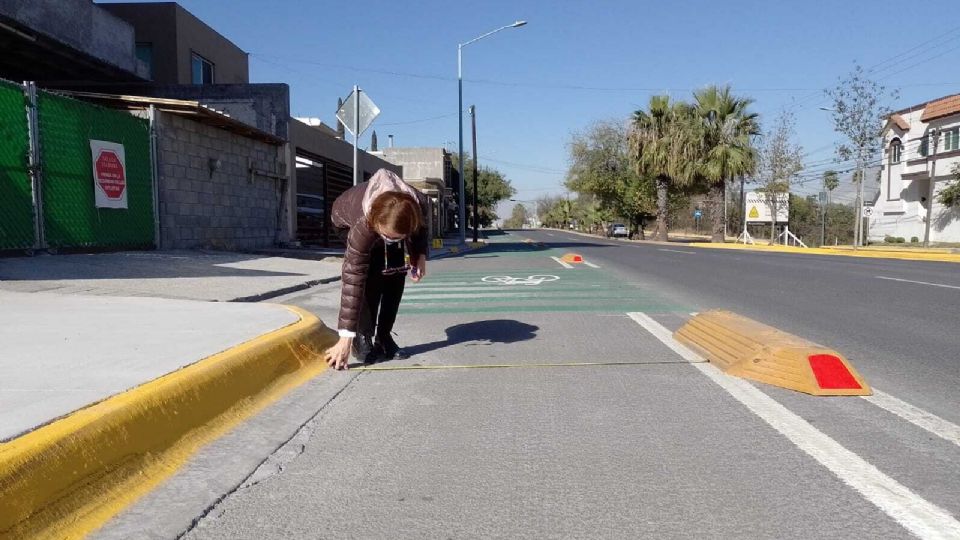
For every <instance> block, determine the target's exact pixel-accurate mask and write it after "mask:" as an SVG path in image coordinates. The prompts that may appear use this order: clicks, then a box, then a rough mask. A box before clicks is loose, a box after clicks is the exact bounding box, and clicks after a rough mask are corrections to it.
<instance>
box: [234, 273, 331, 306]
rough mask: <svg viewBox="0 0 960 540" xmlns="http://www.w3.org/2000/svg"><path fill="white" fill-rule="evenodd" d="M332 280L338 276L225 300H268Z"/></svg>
mask: <svg viewBox="0 0 960 540" xmlns="http://www.w3.org/2000/svg"><path fill="white" fill-rule="evenodd" d="M334 281H340V276H332V277H328V278H323V279H313V280H310V281H305V282H303V283H299V284H297V285H291V286H289V287H284V288H282V289H276V290H273V291H267V292H265V293H260V294H254V295H251V296H239V297H237V298H233V299H230V300H227V302H262V301H264V300H269V299H271V298H276V297H278V296H283V295H285V294H290V293H295V292H297V291H302V290H304V289H309V288H310V287H316V286H317V285H326V284H327V283H333V282H334Z"/></svg>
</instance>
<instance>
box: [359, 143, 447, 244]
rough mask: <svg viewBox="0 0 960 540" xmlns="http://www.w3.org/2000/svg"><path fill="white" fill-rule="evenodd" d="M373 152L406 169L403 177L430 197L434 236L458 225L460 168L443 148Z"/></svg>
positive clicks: (439, 235)
mask: <svg viewBox="0 0 960 540" xmlns="http://www.w3.org/2000/svg"><path fill="white" fill-rule="evenodd" d="M372 153H373V154H375V155H377V156H380V157H382V158H383V159H385V160H386V161H389V162H390V163H393V164H395V165H398V166H400V167H402V168H403V179H404V180H405V181H406V182H407V183H409V184H411V185H413V186H415V187H416V188H417V189H419V190H420V191H422V192H424V194H426V195H427V197H429V198H430V203H431V214H432V219H431V223H430V229H431V235H432V236H433V237H435V238H436V237H443V235H444V234H446V233H447V232H448V231H450V230H452V229H453V228H454V226H455V223H454V220H455V218H456V214H457V201H456V196H457V190H456V187H457V185H458V183H459V182H458V181H457V177H458V175H457V171H456V170H454V168H453V163H452V159H451V155H450V152H447V151H446V149H444V148H430V147H427V148H401V147H388V148H384V149H383V150H381V151H378V152H372Z"/></svg>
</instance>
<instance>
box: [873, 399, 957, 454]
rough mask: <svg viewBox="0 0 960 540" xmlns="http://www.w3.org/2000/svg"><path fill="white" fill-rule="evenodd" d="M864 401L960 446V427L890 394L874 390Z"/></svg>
mask: <svg viewBox="0 0 960 540" xmlns="http://www.w3.org/2000/svg"><path fill="white" fill-rule="evenodd" d="M863 399H865V400H867V401H869V402H870V403H873V404H874V405H876V406H877V407H880V408H881V409H884V410H886V411H889V412H891V413H893V414H895V415H897V416H899V417H900V418H903V419H904V420H906V421H907V422H910V423H911V424H913V425H915V426H918V427H921V428H923V429H925V430H927V431H929V432H930V433H933V434H934V435H936V436H938V437H941V438H943V439H945V440H947V441H950V442H952V443H953V444H955V445H957V446H960V426H958V425H956V424H954V423H952V422H950V421H948V420H944V419H943V418H940V417H939V416H937V415H935V414H932V413H928V412H927V411H925V410H923V409H921V408H919V407H915V406H913V405H911V404H909V403H907V402H906V401H901V400H899V399H897V398H895V397H893V396H891V395H890V394H887V393H885V392H881V391H879V390H877V389H876V388H874V389H873V395H872V396H863Z"/></svg>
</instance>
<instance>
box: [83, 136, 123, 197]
mask: <svg viewBox="0 0 960 540" xmlns="http://www.w3.org/2000/svg"><path fill="white" fill-rule="evenodd" d="M90 153H91V155H92V157H93V190H94V195H95V197H94V199H95V204H96V207H97V208H126V207H127V167H126V162H125V156H124V152H123V145H122V144H116V143H112V142H106V141H95V140H93V139H91V140H90Z"/></svg>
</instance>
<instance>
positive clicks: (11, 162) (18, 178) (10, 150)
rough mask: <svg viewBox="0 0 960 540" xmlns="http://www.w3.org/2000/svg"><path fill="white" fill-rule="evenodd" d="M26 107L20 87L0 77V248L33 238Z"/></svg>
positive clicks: (28, 242) (31, 242) (21, 244)
mask: <svg viewBox="0 0 960 540" xmlns="http://www.w3.org/2000/svg"><path fill="white" fill-rule="evenodd" d="M26 110H27V109H26V98H25V97H24V93H23V87H21V86H20V85H18V84H13V83H10V82H7V81H2V80H0V250H4V249H30V248H32V247H34V244H35V241H36V238H35V234H36V230H35V224H34V209H33V206H34V205H33V188H32V186H31V179H30V171H29V168H28V164H27V156H28V155H29V145H30V139H29V135H28V132H27V112H26Z"/></svg>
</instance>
